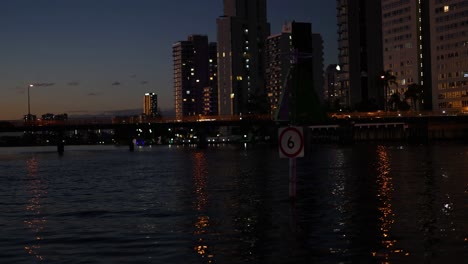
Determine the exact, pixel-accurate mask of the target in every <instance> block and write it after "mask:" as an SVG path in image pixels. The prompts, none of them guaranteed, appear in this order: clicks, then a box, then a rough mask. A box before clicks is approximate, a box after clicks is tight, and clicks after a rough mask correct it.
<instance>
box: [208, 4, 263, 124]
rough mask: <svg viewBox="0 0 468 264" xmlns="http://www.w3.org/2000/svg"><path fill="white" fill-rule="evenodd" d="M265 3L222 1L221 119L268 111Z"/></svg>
mask: <svg viewBox="0 0 468 264" xmlns="http://www.w3.org/2000/svg"><path fill="white" fill-rule="evenodd" d="M266 7H267V4H266V0H249V1H247V0H224V15H223V16H221V17H219V18H218V19H217V26H218V91H219V92H218V96H219V99H218V100H219V104H218V105H219V109H218V111H219V114H220V115H238V114H250V113H259V112H262V111H265V110H267V109H262V108H263V105H265V108H266V107H267V106H266V103H265V104H263V103H262V102H263V101H265V102H266V94H265V82H264V76H265V60H264V45H265V40H266V38H267V37H268V36H269V35H270V24H269V23H268V22H267V8H266Z"/></svg>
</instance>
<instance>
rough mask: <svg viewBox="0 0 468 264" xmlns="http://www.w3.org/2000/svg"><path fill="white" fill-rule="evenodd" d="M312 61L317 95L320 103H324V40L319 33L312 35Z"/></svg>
mask: <svg viewBox="0 0 468 264" xmlns="http://www.w3.org/2000/svg"><path fill="white" fill-rule="evenodd" d="M312 59H313V60H312V63H313V64H314V65H313V70H314V73H313V77H314V89H315V93H316V94H317V96H318V98H319V100H320V102H321V103H324V99H325V90H324V89H323V88H324V72H323V67H324V66H323V38H322V35H320V34H319V33H313V34H312Z"/></svg>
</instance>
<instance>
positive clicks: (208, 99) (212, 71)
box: [203, 42, 218, 116]
mask: <svg viewBox="0 0 468 264" xmlns="http://www.w3.org/2000/svg"><path fill="white" fill-rule="evenodd" d="M217 53H218V45H217V44H216V43H214V42H212V43H210V44H209V61H208V62H209V66H208V67H209V80H208V83H209V86H206V87H205V88H203V115H209V116H214V115H218V59H217Z"/></svg>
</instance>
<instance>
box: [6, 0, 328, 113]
mask: <svg viewBox="0 0 468 264" xmlns="http://www.w3.org/2000/svg"><path fill="white" fill-rule="evenodd" d="M318 7H320V8H318ZM222 15H223V1H221V0H219V1H218V0H217V1H214V0H212V1H204V2H203V3H196V2H193V1H183V2H182V1H179V2H177V3H166V2H164V3H154V1H147V0H140V1H136V3H135V2H130V1H124V0H121V1H108V0H105V1H99V3H96V2H93V1H86V0H85V1H80V2H79V3H78V2H73V3H70V2H66V3H63V2H59V1H52V0H50V1H41V3H37V2H34V1H28V0H24V1H13V0H11V1H10V0H7V1H3V2H2V8H1V10H0V22H1V23H0V25H1V26H0V27H2V32H3V39H4V40H5V41H4V44H3V45H2V46H3V49H2V50H1V51H0V54H1V57H2V63H1V64H0V89H1V92H2V96H1V97H0V105H2V107H1V111H0V120H9V119H20V118H21V117H22V116H23V115H24V114H26V112H27V94H26V93H27V86H28V85H29V84H34V85H35V87H33V88H31V113H32V114H36V115H41V114H44V113H47V112H52V113H68V114H69V115H72V116H73V115H87V114H90V115H94V114H103V113H106V112H107V113H117V112H121V113H126V112H136V111H138V110H139V109H140V108H141V96H142V95H143V94H144V93H146V92H156V93H157V94H158V96H159V105H160V107H161V109H162V110H163V111H164V110H166V111H167V110H168V109H169V110H172V109H173V108H174V97H173V94H174V88H173V80H172V79H173V78H172V77H173V75H172V71H173V68H172V67H173V65H172V52H171V49H172V44H173V43H175V42H177V41H179V40H181V39H184V38H185V37H186V36H187V35H191V34H205V35H207V36H208V38H209V41H216V37H217V36H216V19H217V18H218V17H219V16H222ZM293 20H295V21H298V22H310V23H312V29H313V30H314V32H317V33H320V34H322V36H323V37H324V41H325V65H328V64H330V63H336V60H337V58H336V57H337V56H336V50H337V49H336V46H337V38H336V16H335V2H334V1H331V2H327V3H326V4H325V3H323V2H322V1H320V2H319V1H310V0H308V1H305V0H295V1H289V2H288V4H285V3H284V1H279V0H269V1H268V21H269V22H270V23H271V33H272V34H276V33H278V32H280V31H281V26H282V24H284V23H286V22H289V21H293ZM128 110H130V111H128ZM140 112H141V110H140ZM136 114H139V113H136Z"/></svg>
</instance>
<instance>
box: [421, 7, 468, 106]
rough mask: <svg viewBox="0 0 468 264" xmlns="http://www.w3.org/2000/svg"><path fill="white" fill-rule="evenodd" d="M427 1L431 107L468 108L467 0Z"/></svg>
mask: <svg viewBox="0 0 468 264" xmlns="http://www.w3.org/2000/svg"><path fill="white" fill-rule="evenodd" d="M429 2H430V12H431V14H430V17H431V19H430V23H431V27H430V28H431V39H432V41H431V43H432V45H433V46H432V49H431V50H432V63H431V65H432V72H433V75H432V90H433V93H432V98H433V110H434V111H447V112H449V111H450V112H452V111H453V112H460V111H461V112H468V1H460V0H445V1H429Z"/></svg>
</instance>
